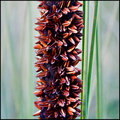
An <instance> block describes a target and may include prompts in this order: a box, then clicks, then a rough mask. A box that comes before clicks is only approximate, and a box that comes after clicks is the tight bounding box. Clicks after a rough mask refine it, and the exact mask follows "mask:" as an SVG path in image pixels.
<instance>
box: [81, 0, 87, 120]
mask: <svg viewBox="0 0 120 120" xmlns="http://www.w3.org/2000/svg"><path fill="white" fill-rule="evenodd" d="M85 6H86V2H85V1H83V11H84V15H83V25H84V29H83V37H82V73H81V79H82V80H83V74H84V39H85V36H84V35H85ZM82 84H83V83H82ZM83 94H84V90H83V92H82V93H81V100H82V104H81V119H83Z"/></svg>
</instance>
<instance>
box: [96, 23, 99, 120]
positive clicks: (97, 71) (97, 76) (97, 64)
mask: <svg viewBox="0 0 120 120" xmlns="http://www.w3.org/2000/svg"><path fill="white" fill-rule="evenodd" d="M96 80H97V82H96V83H97V85H96V87H97V95H96V97H97V119H99V118H100V101H99V100H100V94H99V93H100V91H99V86H100V84H99V52H98V25H97V27H96Z"/></svg>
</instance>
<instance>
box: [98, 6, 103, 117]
mask: <svg viewBox="0 0 120 120" xmlns="http://www.w3.org/2000/svg"><path fill="white" fill-rule="evenodd" d="M99 8H102V4H99ZM98 18H99V20H98V23H99V24H98V31H99V33H98V36H99V39H100V40H101V39H102V38H101V30H100V26H101V25H102V21H101V9H99V17H98ZM98 47H99V49H98V50H99V51H98V52H99V95H100V96H99V104H100V105H99V107H100V113H99V114H100V119H102V118H103V85H102V80H103V74H102V67H103V66H102V42H101V41H98Z"/></svg>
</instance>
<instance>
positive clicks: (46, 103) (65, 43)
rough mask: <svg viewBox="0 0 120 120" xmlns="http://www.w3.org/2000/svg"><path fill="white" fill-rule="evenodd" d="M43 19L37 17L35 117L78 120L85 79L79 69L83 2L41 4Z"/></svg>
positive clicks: (48, 2) (44, 2)
mask: <svg viewBox="0 0 120 120" xmlns="http://www.w3.org/2000/svg"><path fill="white" fill-rule="evenodd" d="M39 2H40V3H39V6H38V9H39V10H40V15H41V17H40V18H37V22H36V23H35V24H36V25H37V27H36V28H35V30H36V31H37V32H38V33H39V36H36V37H35V38H36V39H37V42H35V46H34V49H35V50H36V56H37V58H36V60H37V61H36V62H35V67H36V68H37V70H36V72H37V75H36V77H37V78H38V80H37V82H36V87H35V89H36V91H35V92H34V94H35V95H36V97H38V99H37V101H35V102H34V105H35V106H36V108H38V109H39V111H38V112H36V113H35V114H34V116H39V119H54V118H55V119H66V120H67V119H75V118H76V117H77V116H79V115H80V112H81V111H80V110H79V109H78V108H77V106H78V105H80V104H81V101H80V99H79V93H81V92H82V80H80V79H79V78H78V77H77V75H79V74H81V70H79V69H78V68H76V67H75V66H76V65H77V64H78V62H79V61H81V58H80V57H78V54H80V53H81V52H82V50H80V49H78V48H76V47H77V45H78V43H79V42H80V40H81V37H82V33H81V30H82V29H83V12H82V11H79V9H78V8H79V7H80V6H82V3H81V2H78V1H77V0H74V1H70V0H67V1H47V0H46V1H39Z"/></svg>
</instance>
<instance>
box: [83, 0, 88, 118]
mask: <svg viewBox="0 0 120 120" xmlns="http://www.w3.org/2000/svg"><path fill="white" fill-rule="evenodd" d="M84 12H85V14H84V15H85V22H84V34H83V35H84V37H83V39H84V49H83V51H84V66H83V72H82V73H83V79H82V80H83V99H82V106H83V107H82V108H83V109H82V118H83V119H85V118H86V117H87V116H86V115H87V114H86V111H87V80H88V39H89V1H85V11H84Z"/></svg>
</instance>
